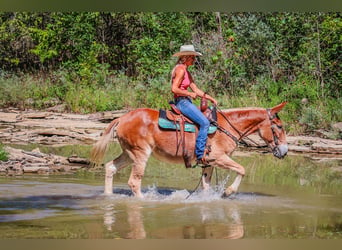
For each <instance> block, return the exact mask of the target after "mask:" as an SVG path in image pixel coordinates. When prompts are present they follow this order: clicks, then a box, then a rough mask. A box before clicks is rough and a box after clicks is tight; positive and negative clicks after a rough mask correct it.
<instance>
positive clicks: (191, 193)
mask: <svg viewBox="0 0 342 250" xmlns="http://www.w3.org/2000/svg"><path fill="white" fill-rule="evenodd" d="M205 175H206V174H202V175H201V178H200V180H199V182H198V184H197V186H196V188H195V189H194V190H193V191H191V192H190V194H189V195H188V196H187V197H186V198H185V199H186V200H187V199H189V198H190V196H191V195H193V193H195V192H196V191H197V189H198V187H199V185H200V184H201V181H202V178H203V176H205ZM215 175H216V191H219V190H218V183H219V181H218V175H217V168H215ZM228 176H229V175H228Z"/></svg>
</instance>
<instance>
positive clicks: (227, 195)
mask: <svg viewBox="0 0 342 250" xmlns="http://www.w3.org/2000/svg"><path fill="white" fill-rule="evenodd" d="M231 195H232V194H231V193H230V194H226V193H225V192H224V193H223V194H222V195H221V198H222V199H227V198H229V197H230V196H231Z"/></svg>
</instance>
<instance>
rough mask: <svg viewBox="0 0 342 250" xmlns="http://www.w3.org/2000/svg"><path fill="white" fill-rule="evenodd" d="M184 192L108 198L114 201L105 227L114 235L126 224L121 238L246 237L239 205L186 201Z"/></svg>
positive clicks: (107, 208) (107, 209) (107, 210)
mask: <svg viewBox="0 0 342 250" xmlns="http://www.w3.org/2000/svg"><path fill="white" fill-rule="evenodd" d="M183 194H184V195H183V197H181V195H180V194H179V192H178V191H176V192H173V193H171V195H168V196H164V197H160V196H159V197H158V198H156V197H153V198H151V196H153V195H150V198H148V200H146V199H145V200H138V201H137V200H136V199H134V198H125V199H123V200H120V202H119V203H118V200H117V199H115V198H114V199H113V200H109V201H107V202H112V203H111V204H107V205H106V206H104V207H103V213H104V214H103V219H104V220H103V223H104V226H105V228H106V229H107V230H108V231H110V232H111V233H112V234H113V235H115V234H116V233H117V232H118V231H120V230H121V229H120V228H122V226H123V225H124V224H127V225H126V230H125V231H127V232H126V233H125V234H122V231H121V237H123V238H128V239H145V238H164V239H165V238H168V239H173V238H177V239H240V238H243V236H244V225H243V221H242V219H241V215H240V210H239V209H240V208H239V206H238V205H237V204H234V202H228V203H226V202H219V201H218V200H216V199H214V200H213V202H214V204H211V202H210V201H208V200H207V199H204V200H202V202H201V201H200V200H199V198H198V197H196V198H195V201H191V200H190V201H185V200H184V197H186V193H184V192H183ZM147 196H148V195H147ZM172 197H173V198H172ZM174 197H177V199H176V200H175V198H174ZM165 200H167V201H165ZM171 200H172V201H171ZM203 202H204V204H203ZM225 203H226V204H225ZM146 228H148V230H146Z"/></svg>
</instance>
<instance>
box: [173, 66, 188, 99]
mask: <svg viewBox="0 0 342 250" xmlns="http://www.w3.org/2000/svg"><path fill="white" fill-rule="evenodd" d="M177 67H183V68H184V70H185V74H184V78H183V80H182V82H181V84H180V86H179V88H180V89H181V90H187V89H188V88H189V86H190V84H191V80H190V73H189V72H188V70H187V69H186V66H185V65H183V64H178V65H176V66H175V68H174V69H173V71H172V79H173V78H174V72H175V70H176V68H177ZM177 97H179V96H178V95H176V94H174V98H177Z"/></svg>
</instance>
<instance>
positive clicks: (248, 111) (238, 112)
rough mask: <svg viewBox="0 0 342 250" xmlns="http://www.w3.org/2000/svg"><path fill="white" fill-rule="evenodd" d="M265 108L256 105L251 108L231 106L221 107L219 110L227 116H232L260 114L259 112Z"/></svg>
mask: <svg viewBox="0 0 342 250" xmlns="http://www.w3.org/2000/svg"><path fill="white" fill-rule="evenodd" d="M264 110H265V109H264V108H256V107H252V108H250V107H249V108H248V107H247V108H231V109H223V110H221V111H222V112H223V113H224V114H225V115H227V116H234V115H238V116H239V117H242V116H244V117H246V116H249V115H251V114H253V115H256V114H258V115H260V114H261V113H263V111H264ZM253 111H254V112H253Z"/></svg>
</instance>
